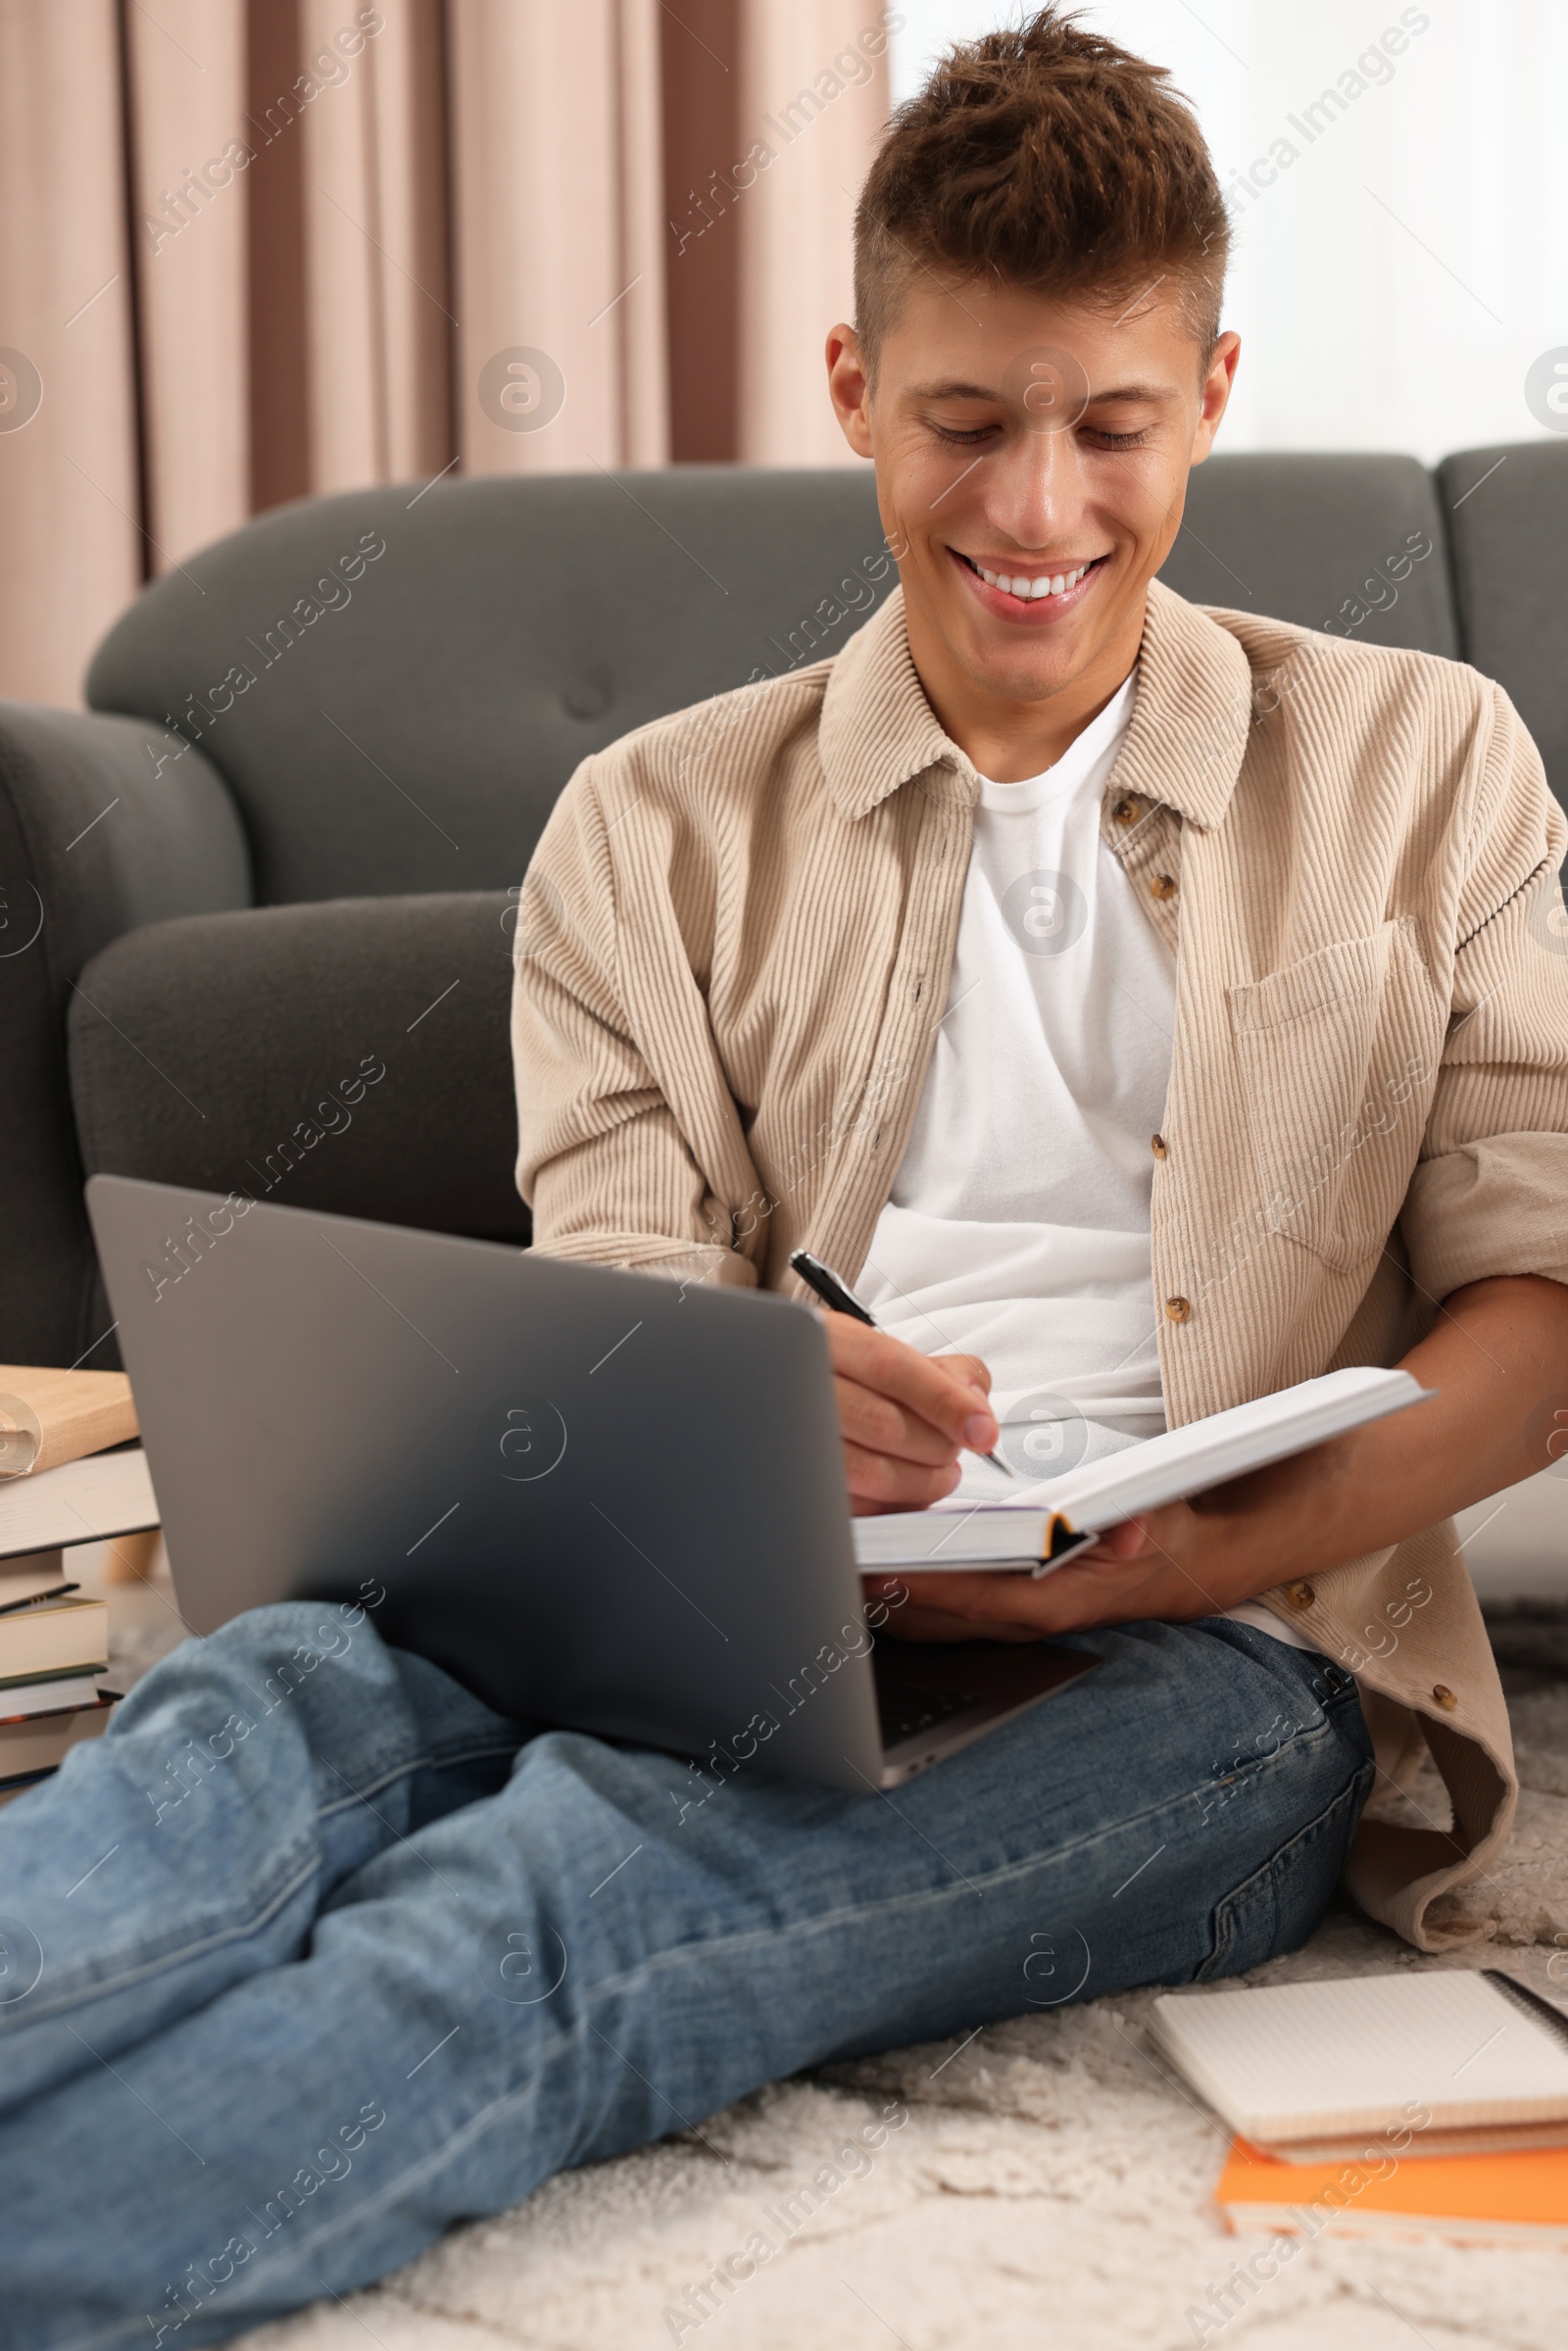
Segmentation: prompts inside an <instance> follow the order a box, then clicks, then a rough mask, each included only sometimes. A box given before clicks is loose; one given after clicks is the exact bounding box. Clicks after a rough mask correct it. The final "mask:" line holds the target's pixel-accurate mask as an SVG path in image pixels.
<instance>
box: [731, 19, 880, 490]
mask: <svg viewBox="0 0 1568 2351" xmlns="http://www.w3.org/2000/svg"><path fill="white" fill-rule="evenodd" d="M740 66H741V71H740V94H741V122H740V135H739V140H738V143H737V150H736V152H737V156H738V158H739V159H740V160H741V162H742V165H743V170H742V171H740V172H738V173H737V178H739V179H741V180H743V181H744V180H745V177H746V171H747V170H748V169H749V170H750V171H755V174H756V177H755V181H753V182H752V183H751V184H746V185H743V187H742V189H741V192H740V194H739V195H738V197H737V201H736V206H735V212H736V219H737V221H738V224H739V229H740V316H739V319H738V348H739V402H738V406H739V413H740V446H739V449H738V450H737V453H736V454H737V455H738V456H739V457H741V458H743V459H745V460H746V461H747V462H748V463H749V464H751V465H840V464H843V465H855V464H857V463H858V460H857V459H856V457H855V456H854V453H853V452H852V451H851V449H850V448H849V445H848V443H847V442H846V441H845V439H844V436H843V434H842V433H841V432H840V430H839V427H838V421H837V419H836V417H835V416H834V414H833V410H832V407H831V405H830V403H829V400H828V395H827V380H826V368H825V365H824V361H823V345H824V343H825V341H826V339H827V332H828V329H829V327H831V326H834V325H836V324H837V323H838V322H839V321H840V320H841V319H853V318H854V316H855V299H854V272H853V268H852V233H853V230H854V224H855V207H856V204H857V203H858V199H859V192H860V182H861V181H862V180H863V179H864V177H865V174H866V171H867V170H868V169H869V166H870V162H871V158H872V156H873V154H874V153H875V151H876V146H877V142H878V139H879V136H880V134H881V130H882V126H883V123H884V122H885V120H886V117H887V112H888V74H887V34H886V31H885V29H884V27H883V24H882V20H881V15H880V12H879V11H878V10H877V9H875V8H870V7H867V6H866V0H789V5H788V6H785V7H780V6H779V5H778V0H744V6H743V8H742V13H741V41H740Z"/></svg>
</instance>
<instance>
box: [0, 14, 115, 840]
mask: <svg viewBox="0 0 1568 2351" xmlns="http://www.w3.org/2000/svg"><path fill="white" fill-rule="evenodd" d="M122 94H123V80H122V71H121V50H120V25H119V17H118V11H117V9H116V7H115V0H50V5H49V6H48V7H47V8H24V7H16V6H7V7H0V222H3V223H4V224H5V226H4V231H3V234H0V544H3V545H4V548H5V557H6V560H5V566H4V574H3V578H0V599H3V605H0V694H6V695H12V696H17V697H20V698H22V699H24V700H26V701H32V702H73V701H75V699H76V696H77V692H78V686H79V680H80V675H81V668H82V661H83V658H84V656H85V654H86V652H87V649H88V648H89V647H90V646H91V645H92V644H94V643H95V642H96V641H97V639H98V638H99V637H100V636H101V635H102V634H103V632H104V630H105V629H106V628H107V627H108V626H109V624H110V622H111V621H112V620H113V619H114V618H115V616H116V614H117V613H118V612H120V610H121V608H122V606H123V605H124V604H125V603H126V602H127V600H128V599H129V597H130V596H131V595H132V594H133V593H134V591H135V590H136V588H137V587H138V586H139V585H140V582H141V579H142V576H143V565H142V548H143V545H144V541H143V538H142V531H141V522H140V509H141V481H140V463H139V455H138V443H137V423H136V400H135V369H134V357H133V345H132V335H131V325H132V314H131V301H130V276H129V261H130V257H129V247H128V238H127V235H126V219H125V211H126V206H125V153H124V138H123V109H122ZM0 878H3V877H0Z"/></svg>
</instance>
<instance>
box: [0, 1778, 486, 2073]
mask: <svg viewBox="0 0 1568 2351" xmlns="http://www.w3.org/2000/svg"><path fill="white" fill-rule="evenodd" d="M512 1752H513V1749H512V1748H511V1746H487V1747H472V1748H457V1749H454V1750H453V1751H452V1752H451V1753H450V1754H441V1753H439V1752H436V1753H432V1754H428V1755H417V1756H416V1757H415V1758H414V1760H413V1761H412V1762H410V1763H407V1764H404V1765H400V1766H399V1768H398V1769H397V1770H396V1771H389V1772H386V1773H384V1774H383V1776H382V1777H381V1778H380V1779H379V1780H372V1781H371V1783H370V1785H369V1786H368V1788H356V1789H355V1790H354V1792H353V1793H352V1794H350V1795H346V1796H343V1797H341V1798H339V1799H338V1800H337V1801H336V1802H334V1803H332V1804H328V1805H326V1806H324V1807H322V1808H321V1809H320V1810H319V1811H318V1812H317V1814H316V1818H317V1820H318V1821H323V1820H329V1819H331V1818H332V1817H333V1816H334V1815H335V1814H337V1813H339V1812H343V1811H346V1810H347V1809H348V1808H349V1807H350V1806H351V1805H353V1804H357V1803H364V1802H366V1801H367V1800H368V1798H369V1797H370V1796H374V1795H379V1794H380V1793H381V1791H382V1789H383V1788H389V1787H390V1786H391V1785H392V1783H393V1782H394V1781H395V1780H399V1779H403V1778H406V1777H409V1776H411V1775H412V1774H413V1773H415V1772H417V1771H423V1770H425V1769H427V1768H430V1767H436V1768H446V1767H447V1766H450V1765H451V1764H454V1763H472V1762H478V1761H481V1760H483V1758H484V1757H486V1756H488V1755H507V1754H511V1753H512ZM286 1866H287V1865H286V1864H285V1868H286ZM319 1867H320V1855H319V1852H317V1853H313V1854H311V1855H310V1856H309V1857H308V1858H307V1860H306V1861H305V1862H304V1863H303V1864H302V1865H301V1866H300V1867H299V1868H298V1869H296V1870H295V1872H294V1874H293V1876H292V1877H290V1878H286V1879H285V1881H284V1883H283V1884H282V1885H281V1886H280V1887H279V1889H278V1890H277V1891H276V1892H275V1893H273V1894H270V1895H265V1894H264V1895H263V1896H262V1897H261V1902H260V1906H259V1907H258V1908H257V1909H255V1910H253V1911H252V1913H251V1915H250V1916H249V1917H248V1918H247V1919H244V1920H242V1921H240V1922H239V1923H238V1924H237V1925H235V1926H233V1927H230V1928H226V1929H224V1930H222V1931H221V1932H220V1933H216V1934H212V1935H204V1936H203V1937H202V1938H201V1939H200V1940H199V1941H197V1942H193V1943H184V1944H181V1945H180V1946H179V1947H178V1948H177V1949H175V1950H172V1951H164V1952H160V1953H159V1954H157V1955H156V1956H155V1957H153V1958H150V1959H144V1960H140V1961H138V1962H137V1963H136V1964H135V1965H134V1966H133V1967H131V1968H130V1969H128V1970H127V1971H126V1972H125V1973H124V1974H123V1975H118V1976H108V1977H101V1978H98V1979H96V1980H95V1981H94V1982H93V1983H91V1984H84V1985H83V1986H82V1987H81V1989H80V1990H78V1991H73V1992H59V1993H56V1994H55V1996H54V1998H53V1999H52V2000H50V2001H45V2002H42V2003H40V2005H39V2006H38V2007H36V2008H34V2009H31V2010H30V2011H29V2012H28V2014H27V2015H26V2017H25V2018H21V2017H19V2018H18V2020H17V2024H18V2026H19V2027H21V2026H23V2025H25V2026H26V2027H27V2028H29V2029H30V2028H31V2027H33V2026H34V2025H39V2024H42V2023H43V2022H44V2021H45V2020H46V2019H48V2018H55V2017H59V2016H60V2015H61V2014H63V2013H69V2012H70V2011H71V2010H73V2009H76V2008H80V2007H81V2006H83V2005H84V2004H85V2003H86V2002H88V2001H92V2000H101V1999H107V1998H110V1997H112V1996H113V1995H114V1994H116V1993H118V1992H123V1991H129V1990H130V1989H131V1988H132V1987H133V1986H134V1985H136V1984H142V1983H145V1982H146V1980H147V1978H148V1977H149V1976H157V1975H161V1974H165V1973H172V1972H173V1971H174V1970H175V1969H177V1968H181V1967H186V1966H188V1965H189V1964H190V1962H191V1961H192V1960H195V1959H201V1958H204V1957H205V1956H206V1955H207V1954H208V1953H209V1952H212V1951H220V1950H221V1949H222V1948H223V1947H224V1945H225V1944H227V1943H234V1942H244V1941H246V1940H247V1939H248V1938H249V1937H250V1936H251V1935H258V1934H260V1933H261V1931H262V1929H263V1928H264V1927H266V1926H268V1925H269V1924H270V1922H271V1920H273V1919H274V1918H275V1917H276V1916H277V1913H278V1912H279V1910H281V1909H282V1908H283V1907H284V1906H285V1904H286V1903H287V1902H288V1901H289V1900H290V1899H291V1898H292V1897H293V1896H294V1895H295V1894H296V1893H298V1891H299V1889H300V1887H301V1886H304V1885H305V1884H306V1883H307V1882H308V1880H309V1879H310V1878H311V1877H312V1876H313V1875H314V1874H315V1873H316V1872H317V1871H318V1870H319ZM6 2031H7V2028H6V2026H5V2024H4V2023H3V2022H0V2036H4V2035H5V2033H6Z"/></svg>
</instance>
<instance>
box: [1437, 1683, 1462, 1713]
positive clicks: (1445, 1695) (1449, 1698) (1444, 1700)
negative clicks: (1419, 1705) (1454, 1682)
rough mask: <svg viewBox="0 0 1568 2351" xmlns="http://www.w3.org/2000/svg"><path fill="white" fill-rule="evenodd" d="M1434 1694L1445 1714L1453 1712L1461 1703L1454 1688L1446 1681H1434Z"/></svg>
mask: <svg viewBox="0 0 1568 2351" xmlns="http://www.w3.org/2000/svg"><path fill="white" fill-rule="evenodd" d="M1432 1694H1433V1696H1434V1697H1435V1698H1436V1699H1437V1701H1438V1704H1439V1705H1440V1706H1441V1707H1442V1708H1443V1710H1444V1712H1445V1714H1451V1713H1452V1712H1453V1710H1454V1708H1455V1706H1457V1705H1458V1703H1459V1701H1458V1699H1457V1698H1456V1697H1455V1696H1454V1694H1453V1692H1452V1690H1450V1689H1449V1688H1448V1685H1447V1684H1446V1682H1434V1683H1433V1685H1432Z"/></svg>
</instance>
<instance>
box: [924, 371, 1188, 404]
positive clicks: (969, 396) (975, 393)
mask: <svg viewBox="0 0 1568 2351" xmlns="http://www.w3.org/2000/svg"><path fill="white" fill-rule="evenodd" d="M907 396H908V398H909V399H911V400H992V401H1000V400H1001V399H1002V398H1003V392H1002V389H1001V386H1000V385H998V384H978V383H966V382H963V381H961V380H959V379H958V378H956V377H954V378H952V379H951V380H949V381H947V382H944V383H931V384H911V385H910V387H909V391H908V395H907ZM1180 398H1181V392H1180V390H1179V388H1178V387H1177V386H1176V385H1175V384H1138V383H1134V384H1112V385H1107V386H1106V388H1105V389H1104V390H1103V391H1096V392H1091V393H1090V395H1089V401H1088V405H1089V407H1090V408H1099V407H1101V406H1102V405H1103V403H1104V402H1106V401H1111V400H1127V401H1133V400H1147V401H1156V402H1157V401H1166V400H1179V399H1180Z"/></svg>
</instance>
